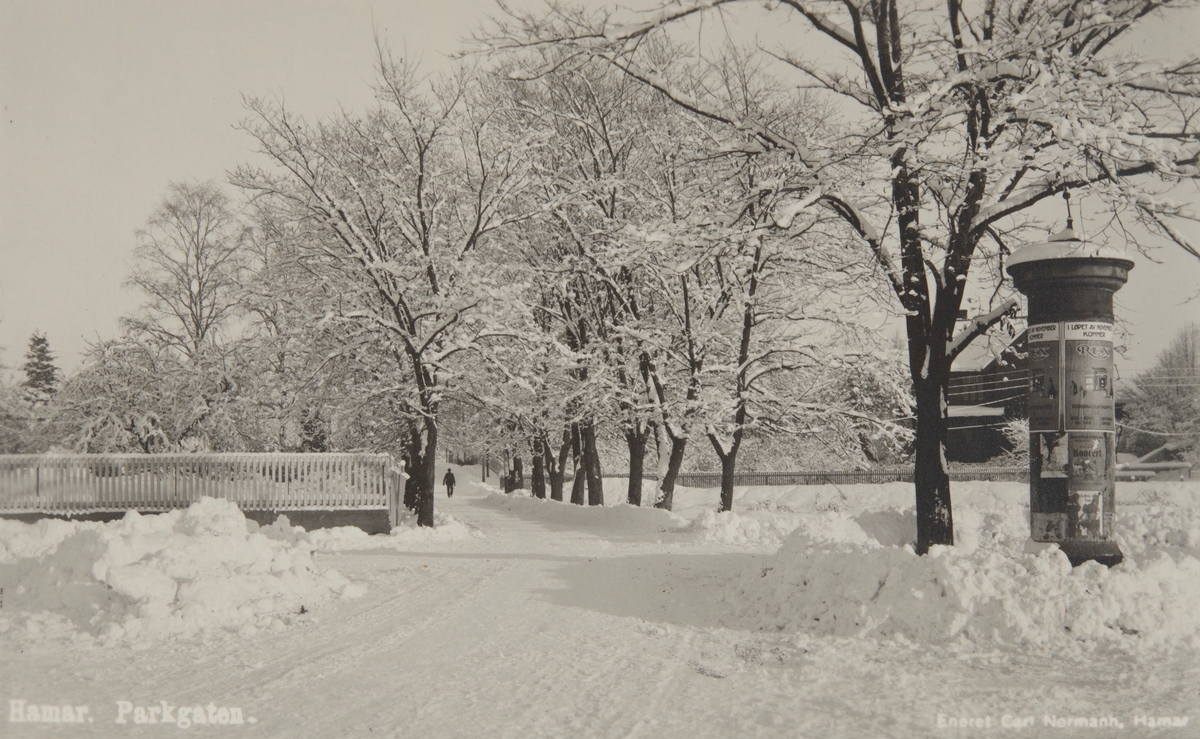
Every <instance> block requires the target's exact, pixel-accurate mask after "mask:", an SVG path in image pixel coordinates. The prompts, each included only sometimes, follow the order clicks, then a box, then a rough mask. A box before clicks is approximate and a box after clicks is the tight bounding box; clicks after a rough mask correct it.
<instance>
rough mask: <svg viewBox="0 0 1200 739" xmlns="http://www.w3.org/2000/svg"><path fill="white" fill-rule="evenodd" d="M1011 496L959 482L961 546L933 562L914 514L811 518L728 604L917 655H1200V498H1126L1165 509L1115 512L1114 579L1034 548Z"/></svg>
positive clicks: (764, 623) (765, 623)
mask: <svg viewBox="0 0 1200 739" xmlns="http://www.w3.org/2000/svg"><path fill="white" fill-rule="evenodd" d="M1009 485H1010V484H1005V483H957V484H956V486H955V508H954V511H955V531H956V542H957V546H955V547H934V548H933V550H932V551H931V552H930V554H929V556H926V557H917V556H916V555H915V554H914V553H913V550H912V547H911V542H912V541H913V538H914V535H915V518H914V516H913V513H912V511H911V509H907V510H906V509H902V508H889V509H883V510H878V509H875V510H870V509H868V510H854V508H855V506H853V505H852V504H853V502H854V501H853V499H852V496H848V497H849V498H850V500H848V501H847V506H846V509H844V510H832V509H831V510H824V511H813V512H810V513H805V514H801V515H799V516H798V518H797V521H798V526H797V528H796V529H795V531H794V532H793V533H792V534H791V535H790V536H789V537H788V538H787V540H786V541H785V542H784V544H783V546H782V547H781V548H780V550H779V551H778V552H777V554H776V555H775V557H774V558H773V560H772V561H770V562H768V564H767V566H765V567H763V568H761V569H756V570H754V571H749V572H746V573H743V575H742V576H741V577H740V578H739V580H738V581H737V583H736V584H735V585H734V586H733V588H732V589H731V591H730V593H729V594H728V595H727V599H728V600H730V601H731V602H732V603H733V604H734V605H735V606H736V608H737V609H738V611H739V612H740V613H741V614H742V615H744V616H747V617H749V618H751V619H752V620H754V621H757V622H758V623H759V626H760V627H761V628H764V629H771V630H786V631H803V632H810V633H816V634H824V635H834V636H873V637H895V638H898V639H901V640H905V639H907V640H911V641H915V642H920V643H937V642H945V641H949V640H957V639H966V640H968V641H971V642H976V643H986V644H1022V645H1036V646H1042V647H1046V648H1059V647H1065V646H1071V647H1075V648H1080V647H1083V648H1087V647H1090V646H1096V645H1098V644H1118V645H1124V646H1130V647H1135V646H1137V647H1157V646H1170V645H1174V644H1180V643H1183V644H1189V645H1191V646H1193V647H1197V648H1200V617H1198V616H1197V614H1198V613H1200V559H1197V555H1198V554H1200V551H1198V550H1197V547H1198V546H1200V509H1197V508H1196V507H1195V506H1194V504H1195V502H1196V497H1195V493H1196V492H1200V486H1192V489H1191V490H1187V489H1185V488H1183V487H1181V488H1179V489H1175V490H1170V489H1165V490H1164V488H1163V484H1161V483H1160V484H1159V486H1158V488H1157V489H1147V488H1143V489H1141V490H1139V489H1137V488H1133V489H1127V487H1128V486H1125V485H1122V486H1121V487H1120V490H1121V492H1122V493H1123V495H1122V497H1123V498H1126V499H1127V500H1128V499H1132V500H1134V501H1136V500H1146V499H1149V500H1154V501H1156V503H1155V504H1154V505H1145V504H1139V503H1131V502H1126V503H1124V504H1123V505H1122V506H1121V507H1119V508H1118V518H1117V528H1118V531H1119V532H1123V533H1122V534H1121V536H1120V538H1119V541H1120V544H1121V548H1122V550H1123V552H1124V553H1125V555H1126V560H1125V562H1123V563H1122V564H1121V565H1119V566H1117V567H1115V568H1112V569H1108V568H1105V567H1103V566H1101V565H1097V564H1095V563H1087V564H1085V565H1083V566H1080V567H1076V568H1072V567H1071V565H1070V563H1069V562H1068V561H1067V558H1066V556H1065V555H1064V554H1062V552H1060V551H1059V550H1058V548H1057V547H1056V546H1053V545H1035V544H1033V543H1032V542H1030V541H1029V538H1028V536H1029V533H1028V523H1027V521H1028V509H1027V507H1024V506H1022V505H1020V504H1018V503H1016V502H1013V496H1012V495H1011V493H1012V491H1011V490H1007V489H1006V487H1007V486H1009ZM1015 485H1018V486H1020V487H1021V489H1022V492H1023V493H1024V491H1025V490H1027V488H1025V487H1024V485H1022V484H1021V483H1016V484H1015ZM1185 485H1186V484H1185ZM879 487H884V486H879ZM910 490H911V488H910ZM1025 494H1026V495H1027V493H1025ZM910 495H911V493H910ZM1138 496H1141V497H1140V498H1139V497H1138Z"/></svg>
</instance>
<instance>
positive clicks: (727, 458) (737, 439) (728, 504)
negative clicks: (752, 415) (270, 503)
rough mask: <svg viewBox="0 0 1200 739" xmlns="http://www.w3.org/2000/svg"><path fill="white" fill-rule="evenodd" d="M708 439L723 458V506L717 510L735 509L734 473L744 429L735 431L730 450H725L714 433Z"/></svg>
mask: <svg viewBox="0 0 1200 739" xmlns="http://www.w3.org/2000/svg"><path fill="white" fill-rule="evenodd" d="M708 440H709V441H710V442H712V445H713V449H714V450H715V451H716V453H717V458H718V459H720V460H721V507H720V508H718V509H717V510H718V511H720V512H721V513H724V512H726V511H732V510H733V473H734V470H735V469H736V467H737V455H738V449H740V448H741V446H742V431H741V429H738V430H737V431H735V432H734V433H733V441H732V442H731V443H730V445H729V451H725V450H724V449H723V448H722V447H721V442H720V441H718V440H717V437H715V436H713V435H712V434H709V435H708Z"/></svg>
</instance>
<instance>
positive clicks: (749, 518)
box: [689, 508, 799, 549]
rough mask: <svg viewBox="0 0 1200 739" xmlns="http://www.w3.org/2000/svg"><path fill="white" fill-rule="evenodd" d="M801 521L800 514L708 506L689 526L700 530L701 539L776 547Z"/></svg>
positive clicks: (747, 545)
mask: <svg viewBox="0 0 1200 739" xmlns="http://www.w3.org/2000/svg"><path fill="white" fill-rule="evenodd" d="M798 525H799V521H798V518H797V517H796V516H788V515H780V514H775V515H761V514H760V515H755V514H754V513H738V512H737V511H725V512H723V513H718V512H717V511H714V510H713V509H711V508H706V509H704V510H703V511H702V512H701V513H700V515H699V516H697V517H696V518H695V519H694V520H693V521H692V524H691V526H690V527H689V530H691V531H694V532H695V533H696V534H698V536H699V539H700V540H701V541H711V542H713V543H716V544H732V545H736V546H745V547H763V548H768V549H774V548H776V547H778V546H779V545H780V544H781V543H782V542H783V540H784V539H785V538H787V536H788V534H790V533H791V532H792V531H793V530H795V528H796V527H797V526H798Z"/></svg>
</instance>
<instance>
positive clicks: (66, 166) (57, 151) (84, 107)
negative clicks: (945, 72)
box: [0, 0, 1200, 371]
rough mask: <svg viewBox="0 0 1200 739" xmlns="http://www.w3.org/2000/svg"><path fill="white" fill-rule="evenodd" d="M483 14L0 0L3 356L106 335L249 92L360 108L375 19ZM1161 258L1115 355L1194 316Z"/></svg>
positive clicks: (330, 109)
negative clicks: (180, 184) (169, 210)
mask: <svg viewBox="0 0 1200 739" xmlns="http://www.w3.org/2000/svg"><path fill="white" fill-rule="evenodd" d="M494 12H495V6H494V4H493V2H492V0H452V1H449V2H448V1H446V0H442V1H439V2H429V1H428V0H426V1H424V2H416V1H414V0H389V1H387V2H372V1H371V0H338V1H336V2H335V1H332V0H326V1H312V0H309V1H294V0H293V1H287V2H284V1H282V0H270V1H266V0H234V1H230V0H205V1H203V2H200V1H198V0H187V1H178V0H171V1H170V2H165V1H163V0H157V1H153V2H146V1H138V0H121V1H120V2H112V1H110V2H103V1H95V0H93V1H88V2H83V1H78V2H53V1H50V0H38V1H37V2H26V1H24V0H20V1H18V0H0V103H2V105H3V119H0V347H2V348H3V349H4V351H3V353H2V354H0V362H2V363H3V364H6V365H8V366H10V367H11V366H16V365H19V364H20V363H21V361H22V357H23V355H24V352H25V349H26V346H27V344H28V340H29V336H30V334H31V333H32V332H33V331H34V330H40V331H42V332H43V333H45V334H46V335H47V337H48V338H49V341H50V346H51V348H52V349H53V350H54V352H55V353H56V355H57V357H58V363H59V366H60V367H62V368H64V369H66V370H68V371H70V370H73V369H75V368H77V366H78V363H79V360H80V356H81V354H82V351H83V350H84V347H85V344H86V343H87V342H89V341H95V340H96V339H97V338H98V337H101V338H110V337H112V336H114V335H116V333H117V330H118V329H117V318H118V316H120V315H121V314H122V313H126V312H128V311H131V310H132V309H134V308H135V307H136V306H137V305H138V303H139V302H140V297H139V295H137V294H136V293H135V292H134V291H133V290H131V289H128V288H123V287H122V282H123V281H124V279H125V277H126V274H127V272H128V260H129V257H130V253H131V250H132V248H133V246H134V243H135V241H134V232H135V231H136V230H137V229H138V228H139V227H141V226H142V225H143V224H144V223H145V221H146V218H147V217H148V216H149V215H150V213H151V211H152V210H153V209H154V207H155V206H156V204H157V203H158V202H159V201H160V200H161V198H162V195H163V193H164V191H165V190H166V187H167V184H168V183H169V182H171V181H185V180H207V179H216V180H222V179H224V177H225V174H226V172H227V171H229V170H232V169H234V168H235V167H236V166H237V165H238V164H239V163H241V162H244V161H248V160H252V158H253V151H252V147H251V140H250V137H249V136H248V135H246V134H244V133H242V132H240V131H238V130H236V128H235V127H236V124H237V122H238V121H239V120H241V119H242V118H243V117H244V115H245V111H244V109H243V106H242V96H243V94H247V95H275V96H281V97H282V98H283V99H284V100H285V102H286V104H287V106H288V107H289V108H290V109H292V110H293V111H296V112H299V113H303V114H305V115H309V116H321V115H333V114H336V113H337V112H338V110H339V109H341V108H347V109H361V108H362V107H363V106H364V105H366V104H367V103H368V102H369V100H370V99H371V95H372V92H371V82H372V80H373V76H374V75H373V64H374V35H375V33H376V29H377V30H378V33H379V35H380V37H381V38H382V39H383V40H384V41H386V42H387V43H388V44H389V45H390V46H391V47H392V49H393V50H394V51H395V52H397V53H401V52H405V51H406V52H407V53H408V55H409V56H412V57H419V58H421V59H422V60H423V63H424V65H425V66H426V68H429V69H437V68H443V67H444V66H445V65H446V61H445V55H447V54H451V53H453V52H455V51H456V50H457V49H458V48H459V43H460V40H461V39H462V38H463V37H464V36H467V35H468V34H470V32H471V31H472V29H474V28H475V27H477V26H478V25H479V24H480V22H482V21H483V19H484V17H485V15H487V14H489V13H494ZM1198 18H1200V15H1197V14H1192V15H1191V20H1192V21H1196V20H1197V19H1198ZM797 30H798V27H797V28H795V29H792V32H795V31H797ZM1161 33H1162V34H1163V36H1162V38H1154V39H1151V43H1160V42H1166V43H1170V44H1174V45H1176V46H1179V47H1180V48H1184V47H1186V45H1187V44H1188V43H1195V42H1194V41H1190V40H1191V39H1195V38H1198V37H1200V23H1196V22H1190V24H1189V23H1184V24H1179V23H1176V24H1173V25H1171V26H1166V27H1164V28H1163V29H1162V31H1161ZM231 194H233V193H232V192H231ZM1160 258H1162V259H1164V260H1165V261H1166V262H1167V263H1166V264H1165V265H1155V264H1153V263H1151V262H1148V261H1146V260H1144V259H1141V258H1140V257H1138V258H1137V261H1138V265H1137V267H1136V268H1135V269H1134V271H1133V273H1132V274H1131V278H1130V283H1129V285H1128V286H1127V287H1126V288H1125V289H1124V290H1123V291H1122V292H1121V294H1120V295H1119V298H1120V307H1119V308H1118V311H1119V313H1120V314H1121V315H1122V316H1123V317H1124V318H1125V319H1126V320H1127V321H1128V322H1129V323H1130V325H1131V327H1132V329H1133V332H1134V333H1133V335H1132V336H1131V337H1130V339H1129V348H1130V351H1129V353H1128V354H1127V355H1126V360H1125V362H1124V366H1125V367H1126V368H1127V369H1131V370H1137V369H1141V368H1146V367H1149V366H1150V365H1151V364H1152V363H1153V361H1154V357H1155V355H1157V353H1158V352H1159V351H1161V350H1162V348H1164V346H1165V345H1166V344H1167V343H1168V342H1169V341H1170V339H1171V338H1172V336H1173V335H1174V333H1175V332H1176V331H1177V330H1178V328H1179V327H1180V326H1182V325H1183V324H1184V323H1186V322H1187V321H1196V322H1200V298H1198V299H1195V300H1192V301H1190V302H1186V301H1187V300H1188V298H1191V297H1194V296H1196V294H1197V293H1198V292H1200V261H1197V260H1195V259H1191V258H1184V257H1183V256H1181V253H1180V252H1178V251H1177V250H1174V249H1164V250H1162V253H1161V254H1160Z"/></svg>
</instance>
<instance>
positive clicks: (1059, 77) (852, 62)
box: [480, 0, 1200, 552]
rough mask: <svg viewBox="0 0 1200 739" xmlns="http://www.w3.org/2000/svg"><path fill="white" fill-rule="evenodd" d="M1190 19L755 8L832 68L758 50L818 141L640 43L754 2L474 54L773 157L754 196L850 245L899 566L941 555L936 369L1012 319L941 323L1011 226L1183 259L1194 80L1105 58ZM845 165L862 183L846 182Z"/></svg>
mask: <svg viewBox="0 0 1200 739" xmlns="http://www.w3.org/2000/svg"><path fill="white" fill-rule="evenodd" d="M1192 5H1193V3H1191V2H1170V1H1168V2H1161V1H1159V0H1144V1H1139V0H1120V1H1113V2H1078V1H1077V0H1038V1H1035V2H1028V1H1027V0H984V1H983V2H961V1H960V0H947V2H946V3H945V4H944V5H938V4H932V5H916V6H913V5H904V4H902V3H899V2H897V1H896V0H878V1H875V0H873V1H872V2H865V3H860V2H854V1H853V0H841V1H836V2H835V1H832V0H813V1H811V2H809V1H807V0H780V1H778V2H769V3H766V4H765V8H766V12H767V13H768V14H769V16H768V20H770V19H771V18H774V17H775V16H778V18H779V23H780V24H782V22H783V21H784V20H789V21H791V20H794V21H797V22H798V23H801V24H803V25H805V26H807V28H808V29H809V30H810V31H811V32H813V33H814V34H817V35H820V36H823V37H824V38H825V39H827V40H828V41H831V42H832V44H833V45H834V46H836V48H838V49H840V50H841V52H842V53H841V54H829V53H827V47H825V46H815V47H813V50H814V51H815V52H816V53H807V54H806V47H807V46H808V44H806V43H805V41H804V38H805V37H803V36H800V37H798V38H799V39H801V40H800V41H798V42H797V43H796V44H795V45H794V46H793V47H791V48H786V47H785V48H774V49H763V50H762V53H763V55H765V56H768V57H770V58H772V59H774V60H775V61H776V62H777V63H778V64H779V65H781V66H782V67H784V68H786V69H787V70H789V71H790V72H792V73H794V74H795V75H796V76H797V77H798V78H799V79H800V80H801V84H803V85H805V86H808V87H813V88H817V89H819V90H821V91H822V92H823V93H824V94H825V95H826V96H828V97H829V98H832V99H836V100H838V101H840V103H841V105H842V109H844V110H846V111H848V113H847V115H846V119H847V120H848V121H849V124H850V127H851V130H849V131H846V132H843V133H842V135H840V136H837V137H833V138H826V137H820V136H797V135H795V134H794V133H793V132H792V131H789V130H787V129H785V128H780V127H779V126H777V125H776V124H775V122H774V121H772V120H771V119H770V118H769V117H768V116H764V115H762V114H761V113H760V111H758V110H755V109H753V107H750V106H746V105H742V104H740V101H731V100H729V99H728V98H727V97H726V96H725V95H724V94H723V88H722V87H721V85H720V84H719V82H717V83H714V84H708V85H702V86H697V85H694V84H688V82H689V81H688V80H687V79H681V78H680V74H679V71H678V70H679V67H678V65H673V64H665V63H663V61H662V59H661V58H660V57H659V56H658V55H657V53H656V44H655V43H653V42H655V41H656V40H660V39H663V38H670V37H671V35H672V32H673V31H677V30H683V29H686V28H687V25H686V24H688V23H690V22H693V21H697V22H698V19H699V20H703V18H704V17H705V16H711V15H715V14H722V17H721V19H709V20H710V22H711V21H714V20H715V21H716V27H721V25H722V24H721V20H723V19H724V14H726V13H731V12H734V11H735V10H737V9H738V8H739V7H741V6H753V7H759V6H763V3H760V2H754V3H749V2H739V1H738V0H682V1H681V2H673V3H670V4H664V5H663V6H662V7H661V8H658V9H654V10H651V11H647V12H644V13H626V14H625V15H624V16H620V15H618V14H617V13H616V11H614V10H608V9H605V10H588V9H584V8H583V7H577V6H574V5H570V4H567V3H561V2H559V3H552V4H551V5H550V7H549V9H548V10H545V11H542V12H538V13H524V12H519V11H516V10H511V9H506V10H507V15H506V16H504V17H502V18H501V19H500V20H499V21H498V22H497V23H496V24H495V25H494V26H493V27H492V28H491V29H489V30H488V31H487V32H486V33H485V34H482V35H481V36H480V41H481V44H482V46H483V47H484V48H485V49H487V50H491V51H493V52H501V53H511V52H514V51H517V50H529V49H533V50H537V51H538V52H539V54H540V55H541V56H544V57H548V58H547V59H546V60H545V61H541V60H539V61H538V63H537V64H531V65H528V66H527V67H525V68H524V69H523V70H522V71H521V74H522V76H524V77H526V78H530V79H536V78H539V77H543V76H545V75H547V74H551V73H557V72H558V71H559V70H562V69H564V68H574V67H577V66H579V65H580V64H591V63H595V62H599V63H604V64H607V65H610V66H611V67H612V68H614V69H617V70H620V71H621V72H622V73H623V74H625V75H628V76H629V77H630V78H631V79H634V80H636V81H638V82H639V83H641V84H643V85H645V86H647V87H648V88H652V89H654V90H656V91H658V92H659V93H660V94H662V95H663V96H665V97H666V98H668V99H669V100H670V101H672V103H673V104H675V105H676V106H678V108H680V109H681V110H683V111H686V112H688V113H690V114H691V115H693V116H695V117H696V118H697V119H703V120H705V121H708V122H711V123H713V124H715V125H719V126H723V127H724V128H725V130H727V131H729V132H731V135H734V134H737V135H740V136H741V139H742V141H743V142H744V144H743V148H742V151H744V152H746V153H747V156H751V155H750V154H749V152H755V153H754V154H753V156H761V157H773V156H778V155H780V154H782V155H784V156H786V157H787V158H788V160H789V161H790V162H791V163H792V164H793V165H794V167H793V175H794V176H793V177H792V178H791V179H790V180H789V181H787V182H786V183H781V182H778V181H769V182H760V183H759V184H758V187H759V188H761V189H763V190H770V191H771V192H772V193H779V194H782V193H783V192H786V193H787V194H788V195H789V196H790V198H792V199H793V201H794V202H795V203H796V207H797V208H800V207H819V208H821V209H822V210H824V211H825V212H828V213H832V214H835V215H836V216H837V217H838V218H839V219H841V221H842V223H843V224H844V227H845V228H846V229H849V230H850V231H852V232H853V233H855V234H856V235H857V237H858V244H859V245H860V247H861V248H862V249H865V250H867V251H868V252H869V254H870V255H871V256H872V257H873V260H874V263H875V266H876V268H877V270H878V274H879V276H880V278H881V280H882V281H883V283H884V284H885V285H886V286H887V290H888V291H889V292H890V293H892V296H893V298H892V299H893V300H894V301H895V302H896V303H897V304H898V305H899V306H900V308H901V309H902V311H903V312H904V316H905V324H906V330H907V336H908V361H909V371H910V377H911V381H912V389H913V395H914V398H915V402H916V440H915V452H916V460H915V461H916V474H915V477H916V483H915V487H916V504H917V549H918V551H919V552H925V551H927V550H928V548H929V547H930V546H932V545H934V544H952V543H953V518H952V509H951V501H950V485H949V477H948V475H947V471H946V462H945V456H944V453H943V450H944V445H945V440H946V428H947V423H946V417H947V411H946V409H947V405H948V404H947V400H946V391H947V386H948V379H949V371H950V365H951V363H952V362H953V360H954V358H955V357H956V356H957V355H958V354H959V353H960V352H961V351H962V350H963V349H964V348H965V347H966V346H967V345H968V343H969V342H971V341H972V340H973V339H974V338H976V337H978V336H979V335H981V334H983V333H984V332H986V331H987V330H988V329H989V327H991V326H993V325H994V324H996V323H997V322H1000V321H1003V320H1005V317H1006V316H1007V315H1008V314H1009V313H1010V312H1011V311H1012V310H1013V308H1014V306H1015V305H1016V303H1015V301H1013V300H1011V299H1009V298H1005V297H1003V295H1002V292H1001V291H997V292H995V293H993V296H994V299H993V301H992V304H991V306H990V308H991V310H988V311H985V312H983V313H982V314H980V315H978V316H976V317H973V320H972V321H971V322H970V323H969V324H968V326H967V328H966V329H965V330H961V331H959V332H957V333H956V332H955V327H956V318H957V316H958V313H959V309H960V307H961V306H962V304H963V299H964V296H965V295H966V292H967V290H968V289H970V287H971V286H972V285H973V284H974V283H973V282H972V280H973V279H976V280H978V279H979V278H980V273H981V272H986V273H987V274H986V277H988V278H990V280H991V281H993V282H994V283H998V282H999V281H1000V280H1001V279H1002V277H1003V271H1002V267H1003V261H1004V257H1005V256H1006V255H1007V254H1008V253H1009V250H1010V248H1011V247H1013V246H1015V245H1016V244H1017V243H1018V240H1025V238H1027V237H1030V236H1033V234H1030V233H1028V232H1026V233H1024V234H1023V233H1022V230H1023V229H1022V227H1025V226H1029V225H1031V224H1032V222H1033V221H1032V218H1033V216H1035V215H1036V210H1034V206H1036V205H1037V204H1038V203H1039V202H1041V201H1043V200H1045V199H1046V198H1049V197H1051V196H1053V195H1055V194H1058V193H1061V192H1063V191H1066V190H1071V191H1076V192H1080V191H1082V192H1086V193H1088V194H1090V195H1092V196H1094V197H1095V198H1096V199H1098V200H1100V201H1103V203H1104V204H1105V210H1106V211H1108V212H1111V213H1112V214H1113V215H1112V221H1111V222H1110V223H1109V224H1108V227H1107V228H1106V231H1117V232H1123V233H1122V234H1121V235H1122V236H1126V237H1128V238H1131V239H1134V240H1136V239H1137V238H1139V236H1138V234H1139V233H1141V234H1143V236H1141V237H1140V238H1142V239H1143V241H1141V242H1138V244H1137V246H1139V247H1142V246H1145V245H1148V244H1150V243H1151V242H1152V241H1153V239H1154V237H1160V238H1161V239H1165V240H1168V241H1172V242H1174V243H1175V244H1177V245H1178V246H1180V247H1182V248H1184V249H1186V250H1187V251H1188V252H1189V253H1191V254H1192V255H1194V256H1197V257H1198V258H1200V252H1198V251H1197V249H1196V247H1195V246H1194V245H1192V244H1190V243H1188V241H1187V239H1186V237H1185V235H1184V233H1183V230H1182V229H1181V228H1180V227H1179V225H1178V224H1177V223H1176V222H1175V221H1177V220H1178V219H1180V218H1182V217H1184V216H1185V214H1186V210H1185V209H1184V208H1182V207H1181V206H1179V205H1178V204H1176V203H1174V202H1173V201H1171V200H1170V199H1169V198H1168V197H1167V195H1168V194H1169V192H1170V191H1171V190H1172V189H1173V188H1176V187H1179V186H1180V183H1183V182H1194V181H1195V180H1196V178H1197V176H1198V175H1200V167H1198V166H1197V165H1198V164H1200V162H1198V159H1197V152H1198V151H1200V142H1198V141H1197V138H1198V135H1200V134H1198V132H1197V129H1196V124H1195V121H1196V115H1195V114H1196V112H1197V104H1196V103H1197V94H1198V93H1200V85H1198V82H1200V80H1198V79H1197V75H1198V74H1200V63H1198V62H1197V61H1196V60H1195V59H1182V60H1170V59H1160V60H1143V59H1139V58H1136V57H1135V56H1133V55H1132V54H1130V53H1129V52H1128V47H1127V46H1126V45H1124V40H1125V39H1126V38H1127V37H1129V36H1130V35H1131V34H1132V33H1133V32H1134V31H1135V30H1136V29H1138V28H1139V26H1141V25H1143V24H1145V23H1146V22H1147V21H1148V20H1149V19H1151V18H1152V17H1153V16H1155V15H1157V14H1159V13H1170V12H1173V11H1177V10H1181V9H1187V8H1189V7H1191V6H1192ZM709 27H712V26H711V25H710V26H709ZM677 35H678V34H677ZM1155 51H1159V52H1162V51H1165V50H1164V49H1162V47H1161V46H1160V47H1156V48H1155ZM690 61H691V62H692V68H693V69H695V68H700V69H707V70H711V74H710V75H709V77H710V79H713V80H718V81H719V80H721V79H723V78H726V77H729V76H730V75H731V74H736V71H735V70H731V69H730V67H729V65H728V63H727V62H728V57H727V56H725V57H719V58H717V59H716V60H715V61H710V60H708V59H706V58H705V56H704V55H703V54H700V55H698V56H697V57H696V58H694V59H692V60H690ZM735 61H737V63H739V64H743V65H744V64H746V63H747V62H745V61H742V60H741V59H738V60H735ZM749 63H753V62H749ZM690 74H693V75H694V74H698V73H696V72H690ZM698 90H699V91H698ZM847 165H853V166H855V167H856V171H859V172H862V173H863V177H862V179H857V178H853V179H851V180H849V181H848V180H847V178H845V177H844V176H843V168H844V167H846V166H847ZM1134 222H1136V223H1137V224H1139V226H1140V229H1139V228H1136V227H1133V226H1132V224H1133V223H1134ZM1042 233H1044V231H1043V232H1042ZM1023 237H1025V238H1023ZM1099 237H1100V238H1103V237H1104V234H1100V235H1099ZM846 248H847V249H850V248H854V247H852V246H850V245H849V244H847V247H846ZM879 298H880V300H883V299H884V296H883V295H880V296H879Z"/></svg>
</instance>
